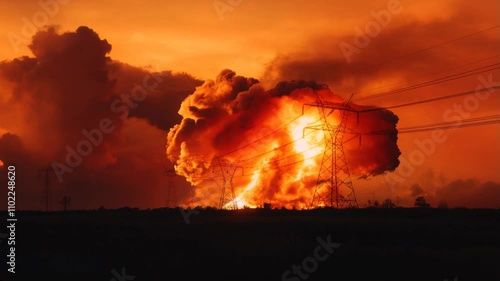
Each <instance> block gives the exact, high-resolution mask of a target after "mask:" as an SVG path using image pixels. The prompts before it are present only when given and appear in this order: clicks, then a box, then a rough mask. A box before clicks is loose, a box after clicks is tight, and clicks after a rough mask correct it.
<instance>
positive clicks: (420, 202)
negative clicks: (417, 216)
mask: <svg viewBox="0 0 500 281" xmlns="http://www.w3.org/2000/svg"><path fill="white" fill-rule="evenodd" d="M414 206H415V208H430V207H431V204H429V203H427V201H425V198H424V196H419V197H417V198H416V199H415V204H414Z"/></svg>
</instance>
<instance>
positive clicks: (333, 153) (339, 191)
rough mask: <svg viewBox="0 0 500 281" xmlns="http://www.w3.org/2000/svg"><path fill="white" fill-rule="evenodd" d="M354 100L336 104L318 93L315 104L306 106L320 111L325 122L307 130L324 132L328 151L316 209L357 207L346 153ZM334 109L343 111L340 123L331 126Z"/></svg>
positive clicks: (315, 197) (322, 171) (316, 191)
mask: <svg viewBox="0 0 500 281" xmlns="http://www.w3.org/2000/svg"><path fill="white" fill-rule="evenodd" d="M351 98H352V96H351ZM351 98H349V100H348V101H346V102H345V103H333V102H328V101H324V100H322V99H321V97H320V96H319V94H318V93H316V103H307V104H304V106H306V105H307V106H314V107H317V108H318V111H319V115H320V117H321V123H322V124H321V125H318V126H312V127H306V128H305V129H314V130H322V131H323V133H324V137H325V152H324V154H323V159H322V161H321V166H320V170H319V175H318V181H317V183H316V188H315V190H314V194H313V199H312V206H311V207H313V208H315V207H319V206H329V207H335V208H352V207H358V202H357V201H356V195H355V193H354V187H353V184H352V181H351V175H350V173H349V167H348V165H347V160H346V157H345V154H344V135H345V133H346V125H347V114H348V112H355V113H358V112H357V111H356V110H354V109H353V108H352V107H351V106H350V104H351ZM335 110H338V111H340V123H339V124H332V123H331V122H330V121H329V120H328V116H329V115H330V114H331V113H333V112H334V111H335ZM358 120H359V115H358ZM305 129H304V130H305ZM355 134H356V133H355Z"/></svg>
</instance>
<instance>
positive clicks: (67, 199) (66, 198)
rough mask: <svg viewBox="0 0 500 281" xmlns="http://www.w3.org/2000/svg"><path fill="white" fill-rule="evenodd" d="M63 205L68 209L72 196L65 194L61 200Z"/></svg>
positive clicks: (64, 208)
mask: <svg viewBox="0 0 500 281" xmlns="http://www.w3.org/2000/svg"><path fill="white" fill-rule="evenodd" d="M61 205H62V206H63V210H64V211H67V210H68V209H69V207H70V206H71V196H64V197H63V199H62V200H61Z"/></svg>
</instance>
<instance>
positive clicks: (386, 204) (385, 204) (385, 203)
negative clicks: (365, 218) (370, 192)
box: [380, 198, 396, 208]
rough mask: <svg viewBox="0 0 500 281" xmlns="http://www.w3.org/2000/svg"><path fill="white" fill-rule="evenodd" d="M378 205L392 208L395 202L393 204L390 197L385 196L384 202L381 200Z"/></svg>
mask: <svg viewBox="0 0 500 281" xmlns="http://www.w3.org/2000/svg"><path fill="white" fill-rule="evenodd" d="M380 207H382V208H394V207H396V204H394V203H393V202H392V200H391V199H389V198H387V199H385V200H384V202H382V205H380Z"/></svg>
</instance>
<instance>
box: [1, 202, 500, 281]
mask: <svg viewBox="0 0 500 281" xmlns="http://www.w3.org/2000/svg"><path fill="white" fill-rule="evenodd" d="M16 216H17V217H18V222H17V223H16V274H10V273H8V272H7V264H6V261H7V260H6V259H7V258H6V255H7V254H8V252H7V250H8V248H7V247H8V245H7V243H6V242H7V241H6V240H5V238H3V239H1V240H2V241H1V244H0V249H1V258H0V259H1V261H2V264H3V266H2V267H3V269H2V271H1V274H0V277H1V278H3V280H65V281H72V280H75V281H77V280H85V281H94V280H95V281H97V280H105V281H108V280H114V281H125V280H127V281H128V280H137V281H140V280H151V281H152V280H234V281H237V280H263V281H264V280H291V281H299V280H332V281H334V280H345V281H348V280H349V281H350V280H363V281H368V280H378V281H390V280H398V281H404V280H419V281H426V280H429V281H431V280H435V281H443V280H445V279H448V280H450V281H451V280H460V281H466V280H474V281H481V280H500V210H466V209H450V210H446V209H400V208H397V209H357V210H332V209H323V210H313V211H286V210H263V209H260V210H239V211H232V212H231V211H216V210H196V213H193V214H191V215H189V216H188V215H187V213H185V216H183V215H182V213H181V210H179V209H161V210H148V211H139V210H134V209H120V210H97V211H68V212H53V213H40V212H18V213H17V214H16ZM185 218H187V219H185ZM2 219H3V221H4V222H5V212H3V218H2ZM2 232H3V233H5V232H6V231H2ZM328 240H330V241H328ZM336 243H338V244H340V245H338V244H336ZM322 245H323V246H322ZM325 245H326V248H328V249H326V248H325ZM294 265H296V266H295V267H294ZM298 266H300V269H298ZM304 267H305V268H304ZM287 270H290V271H289V272H288V273H287ZM294 270H295V272H294ZM133 276H135V277H133ZM13 277H14V278H13ZM455 277H456V279H455Z"/></svg>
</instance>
